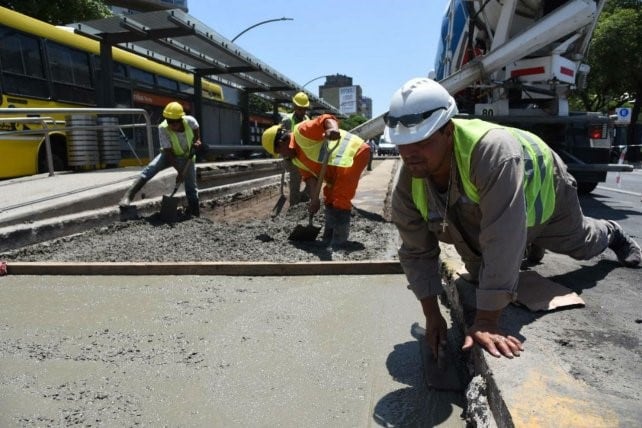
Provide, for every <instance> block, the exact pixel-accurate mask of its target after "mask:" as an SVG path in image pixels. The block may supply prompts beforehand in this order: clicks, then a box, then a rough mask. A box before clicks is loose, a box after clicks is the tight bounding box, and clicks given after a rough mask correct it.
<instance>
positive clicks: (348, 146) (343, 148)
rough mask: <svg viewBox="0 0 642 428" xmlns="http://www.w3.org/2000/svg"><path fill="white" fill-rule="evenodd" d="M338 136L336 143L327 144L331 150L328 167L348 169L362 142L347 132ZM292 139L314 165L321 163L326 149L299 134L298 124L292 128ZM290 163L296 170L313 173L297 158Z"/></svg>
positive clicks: (341, 131) (341, 130)
mask: <svg viewBox="0 0 642 428" xmlns="http://www.w3.org/2000/svg"><path fill="white" fill-rule="evenodd" d="M339 134H340V137H339V140H338V143H337V141H330V142H329V143H328V145H329V149H331V150H332V153H331V155H330V159H328V165H331V166H336V167H339V168H349V167H351V166H352V164H353V162H354V156H355V155H356V154H357V151H358V150H359V148H360V147H361V144H363V140H362V139H361V138H360V137H358V136H356V135H354V134H351V133H349V132H348V131H344V130H343V129H340V130H339ZM294 138H295V140H296V142H297V145H298V146H299V147H300V148H301V150H302V151H303V153H304V154H305V156H306V157H307V158H308V159H310V160H312V161H313V162H316V163H323V159H324V158H325V155H326V150H327V149H328V148H326V146H325V145H324V144H319V140H313V139H311V138H308V137H306V136H304V135H303V134H301V132H299V125H298V124H297V125H296V126H295V127H294ZM337 144H338V145H337ZM292 163H293V164H294V165H296V166H297V167H298V168H301V169H304V170H306V171H309V172H311V173H313V174H314V171H311V170H310V168H308V167H307V166H306V165H305V164H304V163H303V162H301V161H300V160H299V159H298V158H294V159H292Z"/></svg>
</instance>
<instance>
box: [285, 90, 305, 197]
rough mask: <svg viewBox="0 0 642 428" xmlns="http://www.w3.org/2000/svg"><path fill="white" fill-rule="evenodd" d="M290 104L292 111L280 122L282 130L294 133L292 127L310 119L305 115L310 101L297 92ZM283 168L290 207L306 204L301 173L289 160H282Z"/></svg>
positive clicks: (303, 93) (302, 93) (303, 94)
mask: <svg viewBox="0 0 642 428" xmlns="http://www.w3.org/2000/svg"><path fill="white" fill-rule="evenodd" d="M292 104H293V105H294V111H293V112H292V113H290V114H288V115H287V116H286V117H285V118H283V120H282V121H281V125H283V128H285V129H289V130H290V131H294V127H295V126H296V125H297V124H299V123H301V122H303V121H304V120H309V119H310V117H309V116H308V114H307V110H308V107H310V100H309V99H308V96H307V95H306V93H305V92H297V93H296V95H294V96H293V97H292ZM283 168H284V172H285V171H287V172H288V175H289V176H290V181H289V183H290V187H289V188H290V193H289V196H290V205H296V204H298V203H299V202H307V201H308V200H309V199H310V198H309V197H308V193H306V190H307V189H304V191H303V192H302V191H301V173H300V172H299V168H297V167H296V165H294V164H293V163H292V160H291V159H288V158H284V159H283Z"/></svg>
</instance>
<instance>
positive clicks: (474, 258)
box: [392, 129, 609, 310]
mask: <svg viewBox="0 0 642 428" xmlns="http://www.w3.org/2000/svg"><path fill="white" fill-rule="evenodd" d="M552 154H553V180H554V186H555V209H554V211H553V214H552V216H551V218H550V219H548V220H547V221H546V222H545V223H544V224H541V225H536V226H533V227H528V228H527V226H526V224H527V223H526V202H525V195H524V190H523V179H524V162H523V154H522V147H521V144H520V143H519V142H518V141H517V140H516V139H515V138H514V137H513V136H512V134H510V133H509V132H508V131H506V130H504V129H493V130H490V131H489V132H488V133H487V134H486V135H485V136H484V137H483V138H482V139H481V140H480V141H479V142H478V143H477V145H476V146H475V148H474V150H473V153H472V156H471V165H470V179H471V181H472V183H473V184H474V185H475V187H476V188H477V190H478V193H479V204H476V203H474V202H473V201H471V200H470V199H468V198H467V197H466V195H465V193H464V191H463V187H462V185H461V180H460V176H459V171H458V169H457V164H456V162H453V169H452V171H451V180H452V181H451V185H450V188H451V189H450V197H449V198H448V210H447V214H446V215H445V217H446V219H447V222H448V227H447V229H446V231H445V232H442V229H441V227H440V226H441V221H442V218H443V217H444V213H445V212H446V210H445V205H446V204H445V201H446V199H447V195H446V194H442V193H439V192H438V191H437V189H436V188H435V186H434V185H433V184H432V183H431V182H430V180H429V179H426V180H425V182H426V188H427V197H428V205H429V210H430V212H429V216H428V217H429V218H428V221H424V219H423V218H422V216H421V214H420V213H419V211H418V210H417V208H416V207H415V204H414V202H413V200H412V191H411V178H412V177H411V175H410V173H409V171H408V170H407V169H406V168H405V167H403V166H402V168H401V170H400V174H399V179H398V181H397V183H396V184H395V189H394V192H393V197H392V220H393V222H394V223H395V225H396V226H397V229H398V230H399V234H400V236H401V240H402V245H401V248H400V249H399V260H400V262H401V265H402V267H403V269H404V272H405V274H406V277H407V279H408V282H409V288H410V289H411V290H413V292H414V293H415V295H416V296H417V298H418V299H423V298H425V297H429V296H434V295H437V294H439V293H441V292H442V285H441V277H440V273H439V270H440V269H439V252H440V250H439V241H443V242H447V243H451V244H453V245H454V246H455V248H456V249H457V252H458V253H459V255H460V256H461V258H462V260H463V262H464V264H465V265H466V268H467V269H468V271H469V272H471V274H472V275H473V276H476V277H477V278H478V280H479V288H478V290H477V308H478V309H482V310H498V309H501V308H503V307H504V306H506V305H507V304H508V303H509V302H511V301H513V300H514V299H515V297H516V289H517V285H518V279H519V269H520V266H521V262H522V259H523V256H524V250H525V248H526V244H527V242H528V243H531V242H532V243H535V244H537V245H539V246H541V247H542V248H546V249H548V250H551V251H554V252H557V253H560V254H567V255H569V256H571V257H574V258H576V259H581V260H585V259H589V258H591V257H595V256H596V255H598V254H600V253H601V252H602V251H604V249H605V248H606V247H607V245H608V234H609V226H608V223H607V221H606V220H601V219H594V218H591V217H586V216H584V215H583V213H582V209H581V207H580V204H579V200H578V197H577V185H576V182H575V179H574V178H573V177H572V176H571V175H570V174H569V173H568V171H567V168H566V165H565V164H564V162H563V161H562V160H561V159H560V158H559V156H557V154H556V153H555V152H553V153H552Z"/></svg>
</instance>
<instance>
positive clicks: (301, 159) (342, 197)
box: [261, 114, 370, 249]
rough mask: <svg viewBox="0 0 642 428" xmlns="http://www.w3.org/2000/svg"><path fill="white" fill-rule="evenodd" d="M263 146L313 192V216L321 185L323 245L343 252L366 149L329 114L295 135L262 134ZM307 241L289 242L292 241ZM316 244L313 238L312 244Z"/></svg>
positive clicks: (278, 128)
mask: <svg viewBox="0 0 642 428" xmlns="http://www.w3.org/2000/svg"><path fill="white" fill-rule="evenodd" d="M261 143H262V144H263V148H265V150H266V151H267V152H268V153H270V154H271V155H273V156H274V155H276V154H277V153H278V154H280V155H281V156H283V157H287V158H289V159H292V163H293V164H294V165H296V167H297V168H298V169H299V171H300V172H301V177H302V178H303V180H304V181H305V183H306V184H307V188H308V189H310V191H311V192H310V204H309V206H308V211H309V212H310V215H311V216H312V215H314V214H315V213H316V212H317V211H319V208H320V207H321V201H320V199H319V192H320V189H321V186H322V184H323V182H324V181H325V187H324V188H323V196H324V205H325V228H324V232H323V240H324V241H325V242H329V243H330V244H331V245H332V247H333V249H338V248H341V247H342V246H344V245H345V244H346V242H347V241H348V237H349V235H350V212H351V210H352V199H353V198H354V196H355V194H356V192H357V185H358V184H359V178H360V177H361V174H362V172H363V170H364V169H365V168H366V165H367V164H368V160H369V159H370V147H368V145H367V144H366V143H365V142H364V141H363V140H362V139H361V138H359V137H358V136H356V135H353V134H350V133H349V132H347V131H344V130H340V129H339V122H338V121H337V119H336V118H335V117H334V116H332V115H329V114H324V115H321V116H318V117H316V118H314V119H311V120H306V121H304V122H301V123H300V124H298V125H297V126H295V127H294V130H293V131H291V130H290V129H287V128H284V127H283V126H282V125H274V126H272V127H270V128H268V129H267V130H266V131H265V132H264V133H263V137H262V139H261ZM303 235H307V234H305V233H304V234H303ZM309 238H310V237H309V236H299V237H297V236H292V235H291V236H290V239H293V240H310V239H309ZM314 239H316V234H315V235H314V237H312V239H311V240H314Z"/></svg>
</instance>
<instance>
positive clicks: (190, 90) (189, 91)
mask: <svg viewBox="0 0 642 428" xmlns="http://www.w3.org/2000/svg"><path fill="white" fill-rule="evenodd" d="M179 90H180V91H181V92H182V93H184V94H190V95H194V88H193V87H192V85H186V84H185V83H182V82H181V83H180V84H179Z"/></svg>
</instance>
